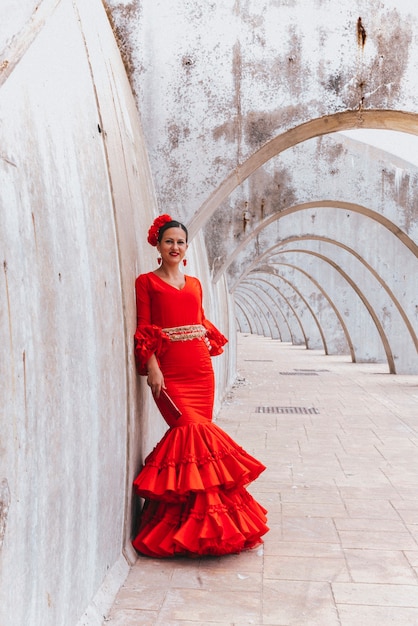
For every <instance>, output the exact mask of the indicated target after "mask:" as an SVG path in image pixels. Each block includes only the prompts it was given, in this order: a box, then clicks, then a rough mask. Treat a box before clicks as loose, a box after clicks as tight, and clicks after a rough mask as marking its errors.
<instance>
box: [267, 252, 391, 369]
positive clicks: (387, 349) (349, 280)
mask: <svg viewBox="0 0 418 626" xmlns="http://www.w3.org/2000/svg"><path fill="white" fill-rule="evenodd" d="M300 252H305V253H306V254H311V255H313V256H316V257H318V258H320V259H321V260H322V261H324V262H325V263H328V264H329V265H331V266H332V267H333V268H334V269H335V270H336V271H337V272H338V273H339V274H340V275H341V276H342V277H343V278H344V280H345V281H346V282H347V283H348V284H349V285H350V287H351V288H352V289H353V291H354V292H355V293H356V295H357V296H358V297H359V299H360V300H361V301H362V302H363V304H364V306H365V307H366V310H367V311H368V313H369V315H370V317H371V319H372V320H373V323H374V325H375V326H376V328H377V331H378V334H379V336H380V338H381V340H382V344H383V346H384V350H385V354H386V358H387V362H388V366H389V372H390V373H391V374H395V373H396V367H395V361H394V358H393V352H392V349H391V346H390V343H389V340H388V337H387V335H386V333H385V331H384V329H383V326H382V324H381V322H380V319H379V317H378V315H377V313H376V311H375V309H374V308H373V307H372V305H371V303H370V301H369V299H368V298H366V295H365V293H364V292H363V291H361V290H360V289H359V287H358V285H357V284H356V282H355V281H354V280H353V279H352V278H351V277H350V276H349V275H348V274H347V273H346V272H345V271H344V270H342V269H341V268H340V267H339V266H338V265H337V263H335V262H334V261H332V260H331V259H329V258H328V257H326V256H324V255H320V254H318V253H315V252H312V251H311V250H306V251H300ZM279 265H284V264H281V263H279ZM292 267H294V269H297V270H298V271H300V272H302V273H304V274H306V275H308V274H307V273H306V272H303V270H301V268H300V267H297V266H292ZM310 278H311V277H310ZM333 307H334V305H333ZM338 317H339V319H340V320H341V319H342V317H341V315H340V314H338ZM354 360H355V359H354Z"/></svg>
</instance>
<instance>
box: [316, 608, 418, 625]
mask: <svg viewBox="0 0 418 626" xmlns="http://www.w3.org/2000/svg"><path fill="white" fill-rule="evenodd" d="M337 608H338V615H339V618H340V624H341V626H386V625H389V624H398V625H399V626H416V625H417V624H418V609H409V608H404V607H398V606H397V607H388V606H385V607H380V606H361V605H360V606H357V605H356V606H348V605H341V604H338V605H337ZM324 626H325V625H324Z"/></svg>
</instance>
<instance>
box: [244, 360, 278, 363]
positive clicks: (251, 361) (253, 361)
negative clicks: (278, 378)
mask: <svg viewBox="0 0 418 626" xmlns="http://www.w3.org/2000/svg"><path fill="white" fill-rule="evenodd" d="M244 361H247V362H248V363H273V359H244Z"/></svg>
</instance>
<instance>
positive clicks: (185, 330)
mask: <svg viewBox="0 0 418 626" xmlns="http://www.w3.org/2000/svg"><path fill="white" fill-rule="evenodd" d="M162 331H163V333H165V334H166V335H168V336H169V338H170V341H188V340H190V339H203V337H204V336H205V335H206V328H205V327H204V326H202V325H201V324H190V325H189V326H174V327H173V328H163V329H162Z"/></svg>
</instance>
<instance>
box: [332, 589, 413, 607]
mask: <svg viewBox="0 0 418 626" xmlns="http://www.w3.org/2000/svg"><path fill="white" fill-rule="evenodd" d="M332 589H333V592H334V597H335V601H336V603H337V605H339V604H367V605H369V606H373V605H374V606H381V607H387V606H393V607H395V606H396V607H401V606H403V607H408V608H417V609H418V586H417V585H416V584H415V585H391V584H389V583H388V584H373V583H367V584H364V583H340V582H336V583H333V584H332Z"/></svg>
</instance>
